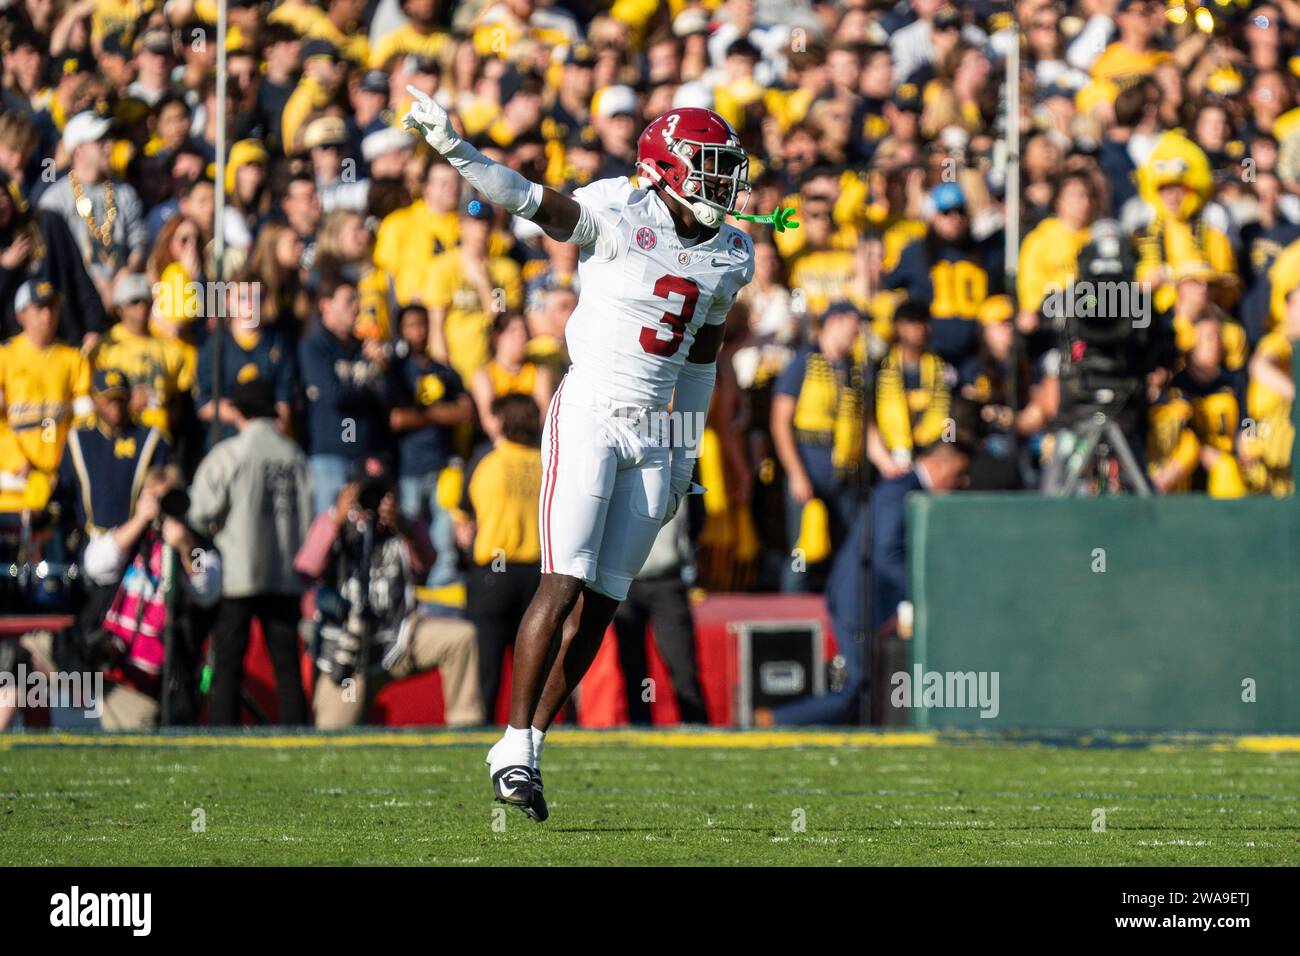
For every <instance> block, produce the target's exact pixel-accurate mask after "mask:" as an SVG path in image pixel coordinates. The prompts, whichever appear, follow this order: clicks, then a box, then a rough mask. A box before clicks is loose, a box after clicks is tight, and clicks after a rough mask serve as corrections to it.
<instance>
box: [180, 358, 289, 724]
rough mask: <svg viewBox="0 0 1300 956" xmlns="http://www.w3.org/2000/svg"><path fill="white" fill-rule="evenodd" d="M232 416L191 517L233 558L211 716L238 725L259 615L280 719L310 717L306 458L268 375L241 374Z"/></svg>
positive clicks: (220, 621) (218, 634) (203, 467)
mask: <svg viewBox="0 0 1300 956" xmlns="http://www.w3.org/2000/svg"><path fill="white" fill-rule="evenodd" d="M229 403H230V408H229V415H230V418H231V420H232V421H233V422H234V424H235V428H236V429H238V434H237V435H235V437H233V438H226V439H224V440H222V441H219V442H217V444H216V445H215V446H213V448H212V450H211V451H210V452H208V454H207V457H205V458H204V459H203V461H202V462H200V463H199V470H198V472H196V473H195V475H194V485H193V493H194V503H193V505H191V507H190V512H189V519H190V523H191V524H192V525H193V526H194V527H196V528H200V529H202V530H204V531H211V533H212V534H213V537H214V539H215V541H216V544H217V547H218V549H220V551H221V554H222V556H223V557H224V559H225V562H226V574H225V576H224V580H223V581H222V601H221V608H220V610H219V611H218V612H217V621H216V624H215V626H214V628H213V633H212V686H211V687H210V688H209V691H208V722H209V723H210V724H212V725H213V726H214V727H221V726H229V725H232V724H237V723H239V690H240V681H241V680H242V677H243V673H244V653H245V651H247V650H248V638H249V627H250V626H251V624H252V621H253V618H254V617H256V618H257V619H258V622H259V623H260V624H261V626H262V635H263V637H264V638H265V640H266V649H267V652H268V653H269V654H270V655H271V665H272V667H274V669H275V684H276V696H277V697H278V699H279V707H280V712H279V722H280V723H281V724H301V723H303V722H304V721H305V720H306V717H307V700H306V697H305V695H304V694H303V689H302V675H301V670H300V662H301V654H300V650H299V644H298V619H299V614H298V612H299V604H300V601H301V595H302V590H303V588H302V581H301V580H300V579H299V578H298V576H297V574H295V573H294V570H293V555H295V554H296V553H297V552H298V549H299V548H300V547H301V546H302V543H303V541H304V540H305V539H306V536H307V529H308V526H309V524H310V522H311V478H310V476H309V475H308V472H307V460H306V456H305V455H303V453H302V450H301V449H299V448H298V446H297V445H296V444H295V443H294V442H293V440H292V439H290V438H287V437H285V435H283V434H282V433H281V432H280V430H279V428H278V427H277V426H276V424H275V421H274V419H275V416H276V403H275V392H274V390H273V388H272V386H271V384H270V383H269V382H267V381H264V380H260V379H254V380H253V381H250V382H241V383H240V384H239V385H237V386H236V387H235V390H234V392H233V393H232V394H231V396H230V399H229Z"/></svg>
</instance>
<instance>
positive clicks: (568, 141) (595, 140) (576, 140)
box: [564, 126, 600, 150]
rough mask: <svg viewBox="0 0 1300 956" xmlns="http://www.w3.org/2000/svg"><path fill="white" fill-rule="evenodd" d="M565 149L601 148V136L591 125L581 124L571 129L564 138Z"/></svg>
mask: <svg viewBox="0 0 1300 956" xmlns="http://www.w3.org/2000/svg"><path fill="white" fill-rule="evenodd" d="M564 148H565V149H594V150H599V149H600V136H599V134H597V132H596V130H595V129H594V128H593V127H591V126H579V127H577V128H575V129H572V130H570V131H569V135H568V136H567V137H566V138H565V140H564Z"/></svg>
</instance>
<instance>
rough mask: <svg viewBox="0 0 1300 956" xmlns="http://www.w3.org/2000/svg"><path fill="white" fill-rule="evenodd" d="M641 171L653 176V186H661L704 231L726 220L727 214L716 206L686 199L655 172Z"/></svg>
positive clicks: (644, 169) (714, 227)
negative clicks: (688, 212)
mask: <svg viewBox="0 0 1300 956" xmlns="http://www.w3.org/2000/svg"><path fill="white" fill-rule="evenodd" d="M641 170H642V172H645V173H647V174H653V176H652V178H653V180H654V182H655V184H656V185H658V186H661V187H662V188H663V191H664V192H666V193H667V194H668V195H670V196H672V197H673V198H674V199H676V200H677V201H678V202H679V203H681V204H682V205H683V206H686V207H687V208H688V209H690V211H691V212H692V213H694V214H695V218H696V220H697V221H698V222H699V224H700V225H701V226H703V227H704V228H705V229H716V228H718V226H720V225H722V221H723V220H724V219H725V218H726V215H727V214H726V213H725V212H723V211H722V210H721V209H719V208H718V207H717V206H711V205H709V204H708V203H706V202H704V201H703V200H700V199H687V198H686V197H685V196H683V195H682V194H681V193H679V192H678V191H677V190H675V189H673V187H672V186H670V185H668V181H667V180H666V179H664V178H663V177H662V176H660V175H659V173H658V171H657V170H653V169H650V168H648V167H645V166H642V167H641Z"/></svg>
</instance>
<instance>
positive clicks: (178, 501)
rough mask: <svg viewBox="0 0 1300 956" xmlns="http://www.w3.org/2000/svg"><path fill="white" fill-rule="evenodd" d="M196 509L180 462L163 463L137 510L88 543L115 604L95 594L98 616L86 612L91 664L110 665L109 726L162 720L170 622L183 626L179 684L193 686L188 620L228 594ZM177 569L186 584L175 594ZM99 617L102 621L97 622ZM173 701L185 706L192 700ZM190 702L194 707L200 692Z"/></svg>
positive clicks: (90, 569) (91, 574) (145, 725)
mask: <svg viewBox="0 0 1300 956" xmlns="http://www.w3.org/2000/svg"><path fill="white" fill-rule="evenodd" d="M188 508H189V499H188V497H187V496H186V495H185V492H184V491H183V490H181V473H180V469H179V468H177V467H176V466H175V465H155V466H154V467H152V468H150V469H149V471H148V472H147V473H146V474H145V477H144V481H143V484H142V487H141V490H140V497H139V498H138V499H137V501H136V504H135V511H134V513H133V514H132V515H131V517H130V518H128V519H127V520H126V521H125V522H123V523H122V524H120V525H118V526H117V527H115V528H113V529H111V530H110V531H108V532H106V533H103V534H98V535H95V536H94V537H92V538H91V539H90V543H89V544H88V545H87V546H86V553H85V558H84V562H83V563H84V568H85V572H86V576H87V578H89V580H90V582H91V583H92V584H93V585H97V586H99V587H100V588H104V589H108V590H106V592H104V593H106V594H107V595H108V599H107V602H106V603H107V609H106V610H104V604H103V603H100V602H95V601H92V602H90V604H89V605H88V607H87V611H88V612H91V614H92V615H93V617H88V616H87V615H83V617H82V621H83V625H84V626H87V652H88V654H89V656H90V659H91V663H92V664H93V665H94V666H97V667H100V668H102V669H103V670H104V676H105V680H106V682H107V683H108V685H109V690H108V691H107V693H106V694H105V696H104V701H103V715H102V716H101V718H100V725H101V726H102V727H103V728H104V729H105V730H144V729H152V728H154V727H156V726H157V724H158V714H159V710H160V707H161V700H160V698H161V696H162V694H163V664H164V659H165V650H166V629H167V628H168V627H169V626H171V627H177V628H179V630H178V632H177V633H178V638H179V639H178V640H176V641H175V642H174V643H173V654H174V657H173V661H172V673H173V674H175V675H177V680H176V681H175V682H174V683H173V688H175V687H178V686H179V687H181V688H182V689H183V688H185V687H186V682H185V680H184V675H185V674H186V673H191V674H192V673H193V672H194V670H195V668H194V666H193V665H194V661H195V651H197V644H198V642H197V641H192V640H187V639H186V632H187V631H188V630H189V629H188V628H187V627H186V626H185V625H186V624H187V623H188V621H189V617H190V613H191V612H192V611H194V610H196V609H207V608H211V607H213V606H215V605H216V603H217V601H218V600H219V599H220V597H221V559H220V557H219V556H218V554H217V552H216V551H215V549H213V548H212V546H211V545H210V544H209V543H208V542H206V541H203V540H202V539H201V538H199V536H198V535H196V534H195V533H194V531H192V530H191V529H190V528H189V526H188V525H187V524H186V523H185V512H186V511H187V510H188ZM168 549H170V551H171V552H173V553H174V557H172V556H171V555H169V554H168ZM169 562H170V569H169V567H168V565H169ZM171 575H175V578H174V580H175V581H176V584H177V585H178V587H177V589H176V596H175V598H172V599H169V597H168V592H169V590H170V588H169V583H170V576H171ZM96 606H98V608H99V609H100V610H101V611H102V624H98V622H97V621H95V620H94V618H98V617H99V614H97V613H94V611H93V610H92V608H95V607H96ZM92 624H98V626H96V627H94V628H93V629H92V628H91V627H90V626H89V625H92ZM173 700H174V702H175V703H177V704H180V705H181V706H182V709H183V708H184V705H185V703H186V701H185V700H184V699H181V700H176V699H175V698H173ZM188 703H189V704H190V705H191V706H192V705H193V703H194V701H193V699H192V698H190V699H189V701H188ZM190 713H193V711H192V710H191V711H190Z"/></svg>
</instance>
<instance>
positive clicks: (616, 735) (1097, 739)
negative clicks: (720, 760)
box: [0, 728, 1300, 753]
mask: <svg viewBox="0 0 1300 956" xmlns="http://www.w3.org/2000/svg"><path fill="white" fill-rule="evenodd" d="M498 737H499V735H498V733H497V731H495V730H474V731H457V730H441V731H437V730H435V731H416V732H402V731H397V732H394V731H378V732H374V733H371V732H360V733H349V732H345V733H313V732H308V733H261V732H252V733H239V732H234V733H231V732H221V733H193V732H186V733H178V734H135V733H123V734H116V733H96V732H90V733H70V732H67V731H54V732H49V733H46V732H41V731H37V732H34V733H16V734H0V752H3V751H7V750H16V749H24V750H34V749H41V748H54V747H110V748H111V747H159V748H165V747H207V748H222V747H228V748H238V749H255V750H265V749H298V750H311V749H322V748H325V749H328V748H336V747H486V746H491V745H492V744H494V743H496V741H497V739H498ZM547 739H548V741H550V742H552V743H554V744H558V745H560V746H564V747H606V746H617V745H623V746H629V747H656V748H666V749H678V750H700V749H711V750H771V749H780V748H784V747H835V748H843V749H850V750H852V749H879V748H892V747H934V746H938V745H950V746H986V747H1016V746H1031V747H1032V746H1042V747H1049V748H1054V747H1079V748H1080V749H1092V748H1094V747H1099V748H1105V747H1111V746H1116V745H1119V746H1120V748H1121V749H1139V750H1147V751H1151V752H1176V751H1194V750H1196V751H1210V752H1215V751H1218V752H1228V751H1236V752H1242V753H1300V736H1297V735H1294V734H1292V735H1287V734H1276V735H1263V734H1253V735H1242V736H1239V737H1234V736H1231V735H1226V734H1204V735H1200V736H1198V735H1195V734H1181V733H1180V734H1176V735H1160V734H1150V735H1143V734H1126V733H1114V734H1080V735H1078V736H1076V737H1073V738H1070V737H1065V736H1059V735H1055V734H1053V735H1050V736H1046V737H1035V736H1033V735H1018V734H1008V735H999V734H971V733H966V732H962V731H950V732H938V731H915V730H912V731H872V730H843V731H837V730H788V731H782V730H749V731H728V730H699V731H695V730H582V729H567V728H560V729H557V730H554V731H552V732H551V733H550V734H548V735H547Z"/></svg>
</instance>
